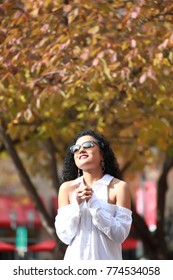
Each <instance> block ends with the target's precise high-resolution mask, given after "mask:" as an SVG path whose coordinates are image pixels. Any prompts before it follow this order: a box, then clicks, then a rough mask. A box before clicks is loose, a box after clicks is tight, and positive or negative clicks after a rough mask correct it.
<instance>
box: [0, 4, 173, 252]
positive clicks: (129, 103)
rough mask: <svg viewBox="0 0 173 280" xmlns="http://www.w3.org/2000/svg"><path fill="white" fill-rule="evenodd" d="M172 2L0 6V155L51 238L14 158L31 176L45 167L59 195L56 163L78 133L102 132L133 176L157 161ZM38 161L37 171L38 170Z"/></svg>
mask: <svg viewBox="0 0 173 280" xmlns="http://www.w3.org/2000/svg"><path fill="white" fill-rule="evenodd" d="M171 2H172V1H159V0H158V1H154V2H149V3H148V1H145V0H139V1H125V0H124V1H123V0H121V1H103V0H97V1H91V0H86V1H85V3H83V1H81V0H76V1H74V2H71V1H68V0H66V1H65V0H64V1H62V0H60V1H58V0H45V1H39V0H29V1H27V3H26V1H22V0H17V1H8V0H7V1H3V2H2V4H1V5H0V17H1V30H0V43H1V46H0V61H1V67H0V76H1V81H0V108H1V109H0V126H1V128H0V134H1V137H2V145H3V146H2V147H5V148H6V150H7V151H8V152H9V153H10V156H11V158H12V159H13V162H14V163H15V165H16V167H17V168H18V170H19V174H20V176H21V178H23V179H22V180H23V184H24V186H25V187H26V189H27V190H28V192H29V193H30V195H31V196H32V197H33V199H34V201H35V204H36V206H37V208H38V210H39V212H40V213H42V214H43V217H44V218H43V220H44V223H45V221H46V228H47V230H48V231H49V233H50V234H51V235H53V236H54V235H55V233H54V225H53V224H52V222H51V221H50V217H49V216H48V215H47V213H46V211H45V209H44V208H43V205H42V204H41V202H40V199H39V196H38V195H37V192H36V190H35V186H34V185H33V184H32V183H31V181H30V182H29V178H28V177H27V176H29V172H28V173H27V172H26V173H25V171H26V169H25V168H24V165H23V164H22V162H21V161H20V164H17V162H16V161H17V158H18V163H19V157H18V154H20V153H21V152H22V153H25V154H26V155H31V154H32V163H34V164H33V165H32V166H34V168H33V169H32V170H31V169H30V172H31V171H34V172H41V168H43V169H44V170H45V169H46V170H47V168H46V167H47V165H48V164H50V161H49V159H50V158H51V168H50V170H51V171H52V172H53V175H52V174H50V173H49V176H51V177H52V178H54V184H56V189H58V188H57V184H59V181H58V180H59V178H58V175H57V164H56V163H55V162H56V160H58V161H61V159H62V158H63V156H64V150H65V149H66V147H67V144H68V142H69V139H70V138H72V137H73V135H74V134H75V133H76V132H77V131H79V130H81V129H83V128H84V127H87V128H91V129H97V130H98V131H100V132H104V134H105V136H107V137H109V139H110V142H111V144H112V146H113V148H114V149H115V151H118V152H117V154H118V155H120V156H121V157H124V158H126V161H127V163H131V164H132V165H133V167H135V163H136V167H137V166H141V167H142V166H143V165H144V164H146V162H147V160H148V159H150V158H152V157H153V156H154V154H153V150H152V148H153V147H156V148H157V150H158V153H159V157H160V158H161V159H163V156H164V155H165V154H168V151H171V147H172V144H173V143H172V142H173V140H172V139H173V137H172V132H173V130H172V127H173V126H172V120H173V118H172V115H173V113H172V112H173V110H172V109H173V108H172V107H173V102H172V101H173V95H172V85H173V81H172V78H171V76H172V72H173V52H172V45H173V33H172V22H173V5H172V3H171ZM163 136H164V137H163ZM12 151H13V152H12ZM46 151H49V155H51V157H48V156H47V153H46ZM38 155H39V157H40V158H44V161H41V160H40V161H39V162H44V165H43V164H41V166H38V164H37V161H36V160H35V159H37V158H38ZM171 155H172V153H171ZM22 166H23V167H22ZM52 166H53V168H52ZM28 171H29V170H28ZM26 178H28V180H26ZM31 184H32V185H31ZM162 211H164V209H162ZM134 213H135V212H134ZM135 215H136V214H135ZM162 216H163V215H162ZM135 217H136V216H135ZM138 218H140V217H138ZM136 219H137V218H136ZM140 223H142V221H141V222H140ZM143 225H144V227H145V224H143ZM144 227H143V228H144ZM145 229H146V231H147V228H146V227H145ZM138 230H139V229H138ZM146 231H145V230H144V234H143V239H145V238H146V236H148V238H149V239H151V242H149V244H152V245H151V246H150V249H151V251H152V250H153V248H155V247H154V246H155V245H153V244H155V241H154V238H152V237H151V235H150V233H149V232H146ZM149 239H147V240H149ZM146 243H147V242H146Z"/></svg>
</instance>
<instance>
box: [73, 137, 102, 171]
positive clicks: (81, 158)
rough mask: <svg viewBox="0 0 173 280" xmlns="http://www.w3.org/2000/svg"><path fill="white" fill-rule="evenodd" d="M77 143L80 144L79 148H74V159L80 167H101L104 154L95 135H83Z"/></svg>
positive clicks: (87, 168) (86, 168)
mask: <svg viewBox="0 0 173 280" xmlns="http://www.w3.org/2000/svg"><path fill="white" fill-rule="evenodd" d="M75 144H76V145H78V146H77V148H78V149H74V151H75V152H74V161H75V164H76V166H77V167H78V168H79V169H82V170H83V171H89V170H92V169H101V165H100V162H101V160H103V154H102V151H101V150H100V147H99V146H98V144H97V140H96V139H95V138H94V137H92V136H90V135H85V136H82V137H80V138H79V139H78V140H77V141H76V143H75Z"/></svg>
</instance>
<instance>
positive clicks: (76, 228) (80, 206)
mask: <svg viewBox="0 0 173 280" xmlns="http://www.w3.org/2000/svg"><path fill="white" fill-rule="evenodd" d="M62 175H63V176H62V179H63V183H62V185H61V186H60V190H59V198H58V205H59V209H58V214H57V216H56V218H55V228H56V232H57V235H58V237H59V238H60V239H61V240H62V242H64V243H65V244H67V245H68V247H67V250H66V253H65V256H64V259H65V260H67V259H69V260H72V259H75V260H115V259H122V248H121V243H122V242H123V241H124V240H125V239H126V238H127V236H128V234H129V231H130V227H131V223H132V212H131V210H130V192H129V189H128V186H127V184H126V183H125V182H124V181H122V180H121V175H120V170H119V166H118V163H117V160H116V158H115V156H114V154H113V151H112V149H111V148H110V146H109V143H108V142H107V140H106V139H105V138H104V137H103V136H102V135H100V134H98V133H96V132H94V131H91V130H88V131H83V132H81V133H79V134H78V135H77V136H76V138H75V139H74V140H73V142H72V145H71V147H70V148H69V150H68V152H67V156H66V158H65V162H64V169H63V173H62Z"/></svg>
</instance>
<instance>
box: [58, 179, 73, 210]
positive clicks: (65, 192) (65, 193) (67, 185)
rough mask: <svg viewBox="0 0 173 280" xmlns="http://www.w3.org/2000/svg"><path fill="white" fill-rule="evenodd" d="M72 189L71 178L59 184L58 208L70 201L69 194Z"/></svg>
mask: <svg viewBox="0 0 173 280" xmlns="http://www.w3.org/2000/svg"><path fill="white" fill-rule="evenodd" d="M73 190H74V186H73V180H72V181H67V182H64V183H62V184H61V186H60V188H59V194H58V205H59V208H61V207H63V206H66V205H68V204H70V201H71V199H70V198H71V194H72V192H73Z"/></svg>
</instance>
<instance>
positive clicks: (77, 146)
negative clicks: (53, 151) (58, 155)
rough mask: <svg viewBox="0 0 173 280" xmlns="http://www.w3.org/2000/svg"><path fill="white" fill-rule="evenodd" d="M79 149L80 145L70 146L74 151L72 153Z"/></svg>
mask: <svg viewBox="0 0 173 280" xmlns="http://www.w3.org/2000/svg"><path fill="white" fill-rule="evenodd" d="M79 149H80V147H79V145H74V146H72V147H71V148H70V151H71V152H72V154H74V153H76V152H77V151H79Z"/></svg>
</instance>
